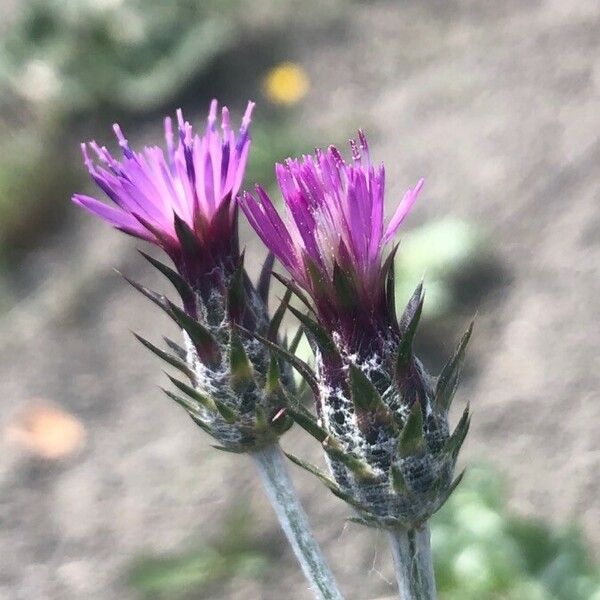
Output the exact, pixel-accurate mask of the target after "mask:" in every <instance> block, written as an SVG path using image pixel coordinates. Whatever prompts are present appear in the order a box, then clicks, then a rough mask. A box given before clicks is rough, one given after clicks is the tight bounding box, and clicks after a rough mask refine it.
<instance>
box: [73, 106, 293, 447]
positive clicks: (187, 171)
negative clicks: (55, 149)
mask: <svg viewBox="0 0 600 600" xmlns="http://www.w3.org/2000/svg"><path fill="white" fill-rule="evenodd" d="M253 108H254V103H253V102H249V103H248V107H247V109H246V112H245V114H244V117H243V119H242V124H241V127H240V130H239V132H238V134H237V135H236V134H235V133H234V132H233V131H232V129H231V125H230V119H229V111H228V110H227V108H226V107H223V109H222V117H221V126H220V130H219V129H218V128H217V109H218V104H217V101H216V100H213V101H212V103H211V105H210V111H209V115H208V122H207V126H206V131H205V132H204V134H203V135H198V134H194V132H193V130H192V126H191V125H190V123H188V122H187V121H185V120H184V118H183V115H182V112H181V110H178V111H177V130H178V136H177V140H175V135H174V132H173V127H172V123H171V119H170V118H166V119H165V140H166V149H165V150H163V149H161V148H159V147H157V146H150V147H146V148H144V149H143V150H142V151H140V152H137V151H135V150H133V149H132V148H131V147H130V145H129V142H128V141H127V139H126V137H125V136H124V135H123V132H122V131H121V128H120V127H119V126H118V125H114V127H113V128H114V131H115V134H116V137H117V140H118V143H119V146H120V147H121V150H122V153H123V156H122V158H121V159H120V160H117V159H116V158H115V157H113V155H112V154H111V153H110V152H109V151H108V150H107V149H106V148H105V147H100V146H99V145H98V144H96V142H90V143H89V144H82V151H83V157H84V162H85V164H86V166H87V168H88V171H89V173H90V175H91V177H92V179H93V180H94V181H95V183H96V184H97V185H98V187H99V188H100V189H101V190H102V191H103V192H104V193H105V194H106V196H108V198H109V199H110V200H111V201H112V205H110V204H107V203H105V202H103V201H100V200H98V199H96V198H92V197H90V196H85V195H82V194H76V195H74V196H73V201H74V202H75V203H76V204H78V205H80V206H83V207H84V208H85V209H86V210H88V211H89V212H91V213H92V214H94V215H96V216H99V217H100V218H102V219H103V220H105V221H107V222H108V223H110V224H111V225H113V226H114V227H115V228H117V229H119V230H121V231H124V232H125V233H127V234H129V235H132V236H134V237H137V238H140V239H142V240H146V241H148V242H151V243H153V244H156V245H157V246H159V247H160V248H162V249H163V250H164V251H165V252H166V253H167V254H168V255H169V257H170V258H171V260H172V261H173V263H174V265H175V267H176V269H172V268H171V267H170V266H168V265H165V264H163V263H161V262H159V261H158V260H157V259H155V258H153V257H151V256H148V255H146V254H143V253H142V254H143V256H145V258H146V259H147V260H148V261H149V262H150V264H151V265H152V266H154V267H155V268H156V269H157V270H158V271H159V272H161V273H162V274H163V275H165V276H166V277H167V279H168V280H169V281H170V282H171V283H172V284H173V286H174V287H175V289H176V290H177V292H178V294H179V296H180V298H181V302H182V305H183V308H180V307H179V306H178V304H176V303H174V302H172V301H171V300H169V299H168V298H167V297H166V296H164V295H162V294H159V293H157V292H154V291H152V290H149V289H147V288H145V287H144V286H142V285H140V284H138V283H135V282H133V281H131V280H129V279H128V281H129V282H130V283H131V284H132V285H133V286H134V287H135V288H136V289H137V290H138V291H140V292H141V293H142V294H143V295H145V296H146V297H147V298H149V299H150V300H151V301H152V302H154V303H155V304H157V305H158V306H159V307H160V308H161V309H162V310H163V311H164V312H165V313H166V314H167V315H168V316H169V317H171V318H172V319H173V320H174V321H175V323H176V324H177V325H178V326H179V327H180V328H181V330H182V333H183V340H184V346H183V347H182V346H180V345H179V344H177V343H176V342H174V341H172V340H167V339H165V341H166V345H167V347H168V351H165V350H163V349H161V348H158V347H157V346H155V345H154V344H152V343H151V342H150V341H148V340H145V339H144V338H141V337H139V336H136V337H138V339H139V340H140V341H141V342H142V344H144V345H145V346H146V347H147V348H148V349H150V350H151V351H152V352H154V353H155V354H157V355H158V356H159V357H160V358H161V359H163V360H165V361H166V362H167V363H168V364H170V365H171V366H172V367H174V368H175V369H178V370H179V371H181V373H182V374H183V375H184V378H187V380H188V381H187V382H186V381H181V380H179V379H175V378H172V377H171V381H172V382H173V384H174V385H175V387H176V388H177V390H178V393H177V394H174V393H173V392H170V391H166V393H167V395H168V396H169V397H171V398H172V399H174V400H175V401H176V402H178V403H179V404H180V405H182V406H183V407H184V408H185V409H186V411H187V412H188V413H189V414H190V416H191V417H192V419H193V420H194V422H195V423H197V424H198V425H199V426H200V427H201V428H202V429H204V430H205V431H207V432H208V433H209V434H210V435H212V436H213V437H214V438H215V439H217V440H218V441H219V443H220V444H221V445H222V446H223V447H225V448H227V449H229V450H233V451H236V452H245V451H251V450H252V451H253V450H256V449H260V448H262V447H264V446H265V445H268V444H271V443H273V442H274V441H275V440H276V439H277V437H278V436H279V435H281V434H282V433H283V432H284V431H285V430H286V429H287V428H288V427H289V426H290V425H291V419H290V418H289V417H288V416H287V415H286V414H285V412H284V411H283V410H282V408H283V396H282V394H283V388H284V387H286V386H289V385H291V384H292V381H293V379H292V376H291V370H290V369H289V368H288V367H287V366H286V365H281V368H280V365H279V364H278V363H277V364H271V361H270V354H269V352H268V351H267V350H266V349H265V348H264V347H263V346H262V345H261V344H260V343H258V342H257V341H256V340H253V339H249V338H248V336H246V335H240V331H241V330H238V328H237V327H236V325H237V326H239V327H240V328H245V329H247V330H248V331H251V332H253V333H258V334H264V335H269V336H270V338H272V339H277V338H278V329H279V325H280V323H281V317H282V315H283V311H284V310H285V303H284V304H283V307H282V308H280V309H279V311H278V312H276V313H275V315H274V317H273V319H269V315H268V310H267V298H268V293H269V286H268V282H269V275H270V272H271V268H272V257H269V258H267V260H266V261H265V265H264V266H263V272H262V274H261V277H260V279H259V284H258V286H256V287H255V286H254V285H253V284H252V282H251V281H250V278H249V277H248V275H247V273H246V271H245V269H244V264H243V255H242V254H240V250H239V242H238V231H237V229H238V225H237V216H238V206H237V202H236V195H237V193H238V191H239V189H240V186H241V184H242V179H243V176H244V171H245V167H246V162H247V159H248V152H249V149H250V137H249V126H250V118H251V115H252V110H253ZM90 149H91V151H92V152H93V153H94V154H95V157H96V160H95V161H93V160H92V158H91V157H90V154H91V152H90ZM288 299H289V298H288ZM286 302H287V301H286ZM267 371H268V372H269V378H268V380H267Z"/></svg>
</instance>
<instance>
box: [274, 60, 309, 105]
mask: <svg viewBox="0 0 600 600" xmlns="http://www.w3.org/2000/svg"><path fill="white" fill-rule="evenodd" d="M309 87H310V81H309V79H308V74H307V73H306V71H305V70H304V69H303V68H302V67H301V66H300V65H299V64H297V63H293V62H282V63H279V64H278V65H275V66H274V67H273V68H271V69H269V71H267V73H266V75H265V76H264V78H263V93H264V94H265V96H266V97H267V99H268V100H270V101H271V102H273V104H288V105H291V104H296V103H297V102H300V100H302V98H304V96H306V94H307V93H308V90H309Z"/></svg>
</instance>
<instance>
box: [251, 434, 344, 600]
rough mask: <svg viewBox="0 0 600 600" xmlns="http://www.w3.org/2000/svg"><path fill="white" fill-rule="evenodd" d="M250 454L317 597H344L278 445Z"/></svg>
mask: <svg viewBox="0 0 600 600" xmlns="http://www.w3.org/2000/svg"><path fill="white" fill-rule="evenodd" d="M250 456H252V458H253V459H254V461H255V463H256V466H257V468H258V472H259V474H260V477H261V479H262V482H263V485H264V487H265V490H266V492H267V496H268V497H269V500H270V501H271V505H272V506H273V509H274V510H275V513H276V514H277V518H278V519H279V523H280V525H281V527H282V529H283V531H284V532H285V535H286V537H287V539H288V541H289V543H290V544H291V546H292V548H293V549H294V554H295V555H296V558H297V559H298V561H299V562H300V565H301V566H302V570H303V571H304V575H305V576H306V578H307V579H308V580H309V581H310V583H311V586H312V591H313V593H314V595H315V598H319V599H321V600H343V596H342V594H341V592H340V591H339V589H338V586H337V583H336V581H335V578H334V576H333V574H332V573H331V571H330V570H329V567H328V566H327V563H326V562H325V558H324V557H323V554H322V553H321V550H320V548H319V545H318V544H317V541H316V540H315V538H314V537H313V535H312V533H311V531H310V527H309V525H308V519H307V517H306V513H305V512H304V510H303V508H302V506H301V505H300V501H299V499H298V495H297V494H296V490H295V489H294V485H293V484H292V480H291V479H290V476H289V474H288V471H287V466H286V461H285V458H284V457H283V453H282V451H281V448H280V447H279V444H277V443H275V444H271V445H270V446H267V447H265V448H263V449H261V450H258V451H257V452H253V453H252V454H251V455H250Z"/></svg>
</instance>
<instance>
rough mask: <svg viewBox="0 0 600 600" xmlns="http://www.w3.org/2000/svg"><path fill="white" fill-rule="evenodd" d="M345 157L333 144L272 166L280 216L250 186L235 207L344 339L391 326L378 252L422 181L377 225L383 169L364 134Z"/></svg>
mask: <svg viewBox="0 0 600 600" xmlns="http://www.w3.org/2000/svg"><path fill="white" fill-rule="evenodd" d="M350 147H351V151H352V162H350V163H346V162H345V161H344V159H343V158H342V156H341V154H340V153H339V151H338V150H337V148H335V147H334V146H330V147H329V149H328V150H326V151H321V150H316V153H315V155H314V156H303V157H302V159H301V160H296V159H288V160H287V161H286V162H285V164H277V165H276V173H277V179H278V181H279V187H280V189H281V192H282V195H283V198H284V201H285V204H286V208H287V212H288V220H287V223H284V221H283V220H282V219H281V217H280V216H279V214H278V213H277V211H276V210H275V209H274V207H273V204H272V202H271V200H270V199H269V197H268V196H267V194H266V192H265V191H264V190H263V189H262V188H261V187H260V186H256V192H255V194H250V193H245V194H244V195H243V196H242V198H241V205H242V208H243V210H244V212H245V213H246V216H247V217H248V220H249V221H250V223H251V224H252V225H253V227H254V229H255V230H256V231H257V233H258V234H259V236H260V237H261V238H262V240H263V242H264V243H265V244H266V245H267V246H268V247H269V248H270V249H271V251H272V252H273V253H274V254H275V255H276V256H277V258H278V259H279V260H280V261H281V263H282V264H283V265H284V266H285V267H286V268H287V270H288V271H289V272H290V274H291V275H292V277H293V279H294V281H295V282H297V283H298V285H300V286H301V287H302V288H304V290H306V291H307V292H308V293H309V294H310V296H311V297H312V298H313V300H314V302H315V305H316V308H317V310H318V312H319V316H320V318H321V320H322V321H323V322H324V323H326V324H327V326H328V327H329V328H330V329H332V330H335V331H338V332H339V333H340V334H342V335H344V336H345V337H347V338H349V339H352V338H353V337H355V336H356V335H358V334H359V333H360V334H361V335H362V334H364V333H365V328H367V330H368V331H371V330H372V329H373V328H376V329H377V328H382V327H383V328H386V327H388V326H389V325H391V322H390V320H389V316H388V315H387V312H386V304H385V278H386V273H385V268H384V263H383V254H384V250H385V247H386V245H387V244H388V243H389V242H390V241H391V240H392V238H393V236H394V234H395V233H396V231H397V229H398V227H399V226H400V224H401V223H402V221H403V220H404V218H405V217H406V215H407V214H408V212H409V211H410V209H411V207H412V205H413V204H414V202H415V200H416V199H417V196H418V195H419V192H420V191H421V188H422V186H423V181H422V180H421V181H419V182H418V183H417V185H416V186H415V187H414V188H412V189H409V190H408V191H407V192H406V194H405V195H404V198H403V199H402V201H401V202H400V204H399V206H398V207H397V209H396V211H395V213H394V215H393V216H392V218H391V219H390V221H389V222H388V223H387V224H386V223H385V222H384V191H385V172H384V167H383V165H379V166H377V167H375V166H374V165H373V164H372V163H371V159H370V156H369V148H368V144H367V139H366V137H365V135H364V134H363V133H362V132H361V131H359V133H358V141H355V140H351V141H350Z"/></svg>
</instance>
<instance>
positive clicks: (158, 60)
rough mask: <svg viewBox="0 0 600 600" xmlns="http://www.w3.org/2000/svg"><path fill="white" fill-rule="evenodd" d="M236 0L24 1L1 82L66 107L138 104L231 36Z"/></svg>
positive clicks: (183, 79)
mask: <svg viewBox="0 0 600 600" xmlns="http://www.w3.org/2000/svg"><path fill="white" fill-rule="evenodd" d="M239 4H240V2H239V0H202V1H192V0H172V1H170V2H164V0H73V1H70V2H65V1H64V0H29V1H28V2H25V3H23V6H22V8H20V9H19V10H17V11H16V14H15V15H14V17H13V19H12V21H11V22H10V27H9V28H7V31H6V33H5V34H4V36H3V38H2V44H1V46H0V48H1V52H0V81H1V82H2V83H3V84H4V86H3V87H5V86H7V87H8V88H9V89H10V90H11V91H12V93H13V94H14V95H15V96H17V97H20V98H23V99H24V100H26V101H29V102H33V103H38V104H39V103H44V104H52V105H55V106H57V107H60V110H61V111H63V112H70V111H73V110H78V111H81V110H85V111H89V110H93V109H95V108H96V107H97V106H98V105H102V104H104V105H106V106H112V107H118V108H121V109H127V110H132V111H141V110H148V109H151V108H155V107H156V106H157V105H159V104H161V103H164V102H165V101H166V100H168V99H169V98H171V97H173V95H175V94H177V93H178V92H180V91H181V90H182V89H184V87H185V86H186V85H187V84H188V83H189V81H190V79H191V78H192V77H193V76H195V75H197V74H198V73H199V72H201V71H202V70H203V69H204V68H206V67H207V66H208V64H209V63H210V61H211V60H212V59H214V58H215V56H217V55H218V54H219V53H221V52H223V51H224V50H226V49H228V48H230V47H231V45H232V44H234V43H235V39H236V36H235V33H236V23H239V21H236V19H233V18H232V16H233V15H234V14H235V10H236V8H237V7H239Z"/></svg>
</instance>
